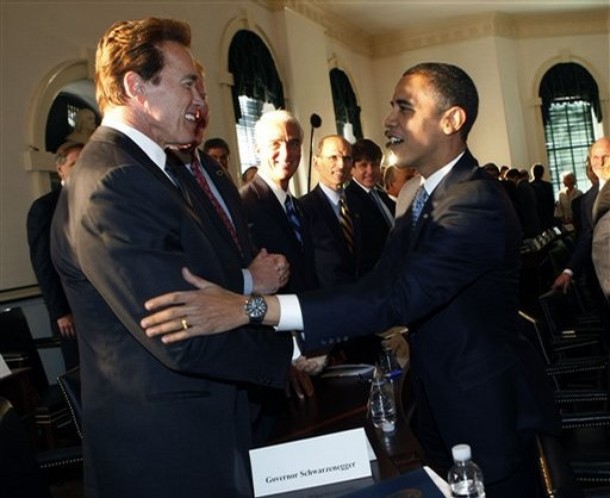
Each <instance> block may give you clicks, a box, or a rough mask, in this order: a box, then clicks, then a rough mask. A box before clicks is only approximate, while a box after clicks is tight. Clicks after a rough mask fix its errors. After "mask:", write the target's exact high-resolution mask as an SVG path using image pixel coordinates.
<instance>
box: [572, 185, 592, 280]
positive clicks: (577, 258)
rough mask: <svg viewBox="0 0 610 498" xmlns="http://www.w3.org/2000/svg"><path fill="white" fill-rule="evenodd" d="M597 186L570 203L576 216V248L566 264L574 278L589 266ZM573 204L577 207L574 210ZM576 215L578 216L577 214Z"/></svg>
mask: <svg viewBox="0 0 610 498" xmlns="http://www.w3.org/2000/svg"><path fill="white" fill-rule="evenodd" d="M598 192H599V185H598V184H595V185H593V186H592V187H591V188H590V189H589V190H587V191H586V192H585V193H584V194H583V195H581V196H579V197H577V198H576V199H574V200H573V201H572V212H573V213H574V216H575V218H576V216H578V223H576V219H575V220H574V221H575V223H574V224H575V225H576V226H578V230H577V232H576V237H577V240H576V246H575V247H574V252H573V253H572V256H571V257H570V261H569V262H568V265H567V266H568V268H569V269H570V270H572V271H573V272H574V275H575V276H579V274H581V273H584V272H586V271H587V270H588V268H589V267H590V266H591V244H592V241H593V203H594V202H595V199H596V198H597V194H598ZM575 203H576V204H577V205H578V207H577V208H576V209H574V205H575ZM577 213H578V214H577Z"/></svg>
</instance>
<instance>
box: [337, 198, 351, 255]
mask: <svg viewBox="0 0 610 498" xmlns="http://www.w3.org/2000/svg"><path fill="white" fill-rule="evenodd" d="M339 223H340V224H341V230H342V231H343V236H344V237H345V242H346V243H347V248H348V249H349V252H350V253H351V254H354V225H353V223H352V215H351V213H350V211H349V207H348V206H347V200H346V198H345V194H343V193H342V194H341V197H339Z"/></svg>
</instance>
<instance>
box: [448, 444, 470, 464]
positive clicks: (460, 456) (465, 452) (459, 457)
mask: <svg viewBox="0 0 610 498" xmlns="http://www.w3.org/2000/svg"><path fill="white" fill-rule="evenodd" d="M451 454H452V455H453V459H454V460H455V461H456V462H466V461H468V460H470V458H471V457H472V453H471V451H470V446H469V445H467V444H456V445H455V446H454V447H453V448H451Z"/></svg>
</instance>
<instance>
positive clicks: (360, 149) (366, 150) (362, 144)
mask: <svg viewBox="0 0 610 498" xmlns="http://www.w3.org/2000/svg"><path fill="white" fill-rule="evenodd" d="M382 157H383V152H382V151H381V147H379V145H377V144H376V143H375V142H373V141H372V140H370V139H368V138H361V139H360V140H358V141H356V143H355V144H354V145H352V159H353V161H354V163H355V162H356V161H362V160H363V159H368V160H369V161H372V162H376V163H380V162H381V158H382Z"/></svg>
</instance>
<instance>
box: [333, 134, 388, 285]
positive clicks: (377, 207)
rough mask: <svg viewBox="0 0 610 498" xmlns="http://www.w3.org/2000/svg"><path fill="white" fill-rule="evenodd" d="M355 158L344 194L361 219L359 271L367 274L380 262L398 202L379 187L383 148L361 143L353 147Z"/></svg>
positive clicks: (361, 141)
mask: <svg viewBox="0 0 610 498" xmlns="http://www.w3.org/2000/svg"><path fill="white" fill-rule="evenodd" d="M352 157H353V163H352V169H351V173H352V179H351V180H350V182H349V183H348V185H347V187H345V195H346V196H347V198H348V200H349V202H350V205H352V206H353V210H354V212H355V213H357V214H358V216H359V217H360V227H361V230H362V246H361V252H360V258H361V259H360V260H361V267H360V270H361V272H362V274H365V273H367V272H369V271H370V270H371V269H372V268H373V267H374V266H375V264H377V261H378V260H379V256H380V255H381V251H382V250H383V247H384V245H385V241H386V239H387V237H388V233H390V229H391V228H392V226H393V225H394V212H395V210H396V203H395V202H394V201H393V200H392V199H390V198H389V196H388V194H386V193H385V192H384V191H383V190H381V189H380V188H378V187H377V185H378V184H379V183H380V182H381V159H382V157H383V154H382V152H381V148H380V147H379V146H378V145H377V144H376V143H375V142H373V141H372V140H369V139H366V138H365V139H362V140H358V141H357V142H356V143H355V144H354V145H353V146H352Z"/></svg>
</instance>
